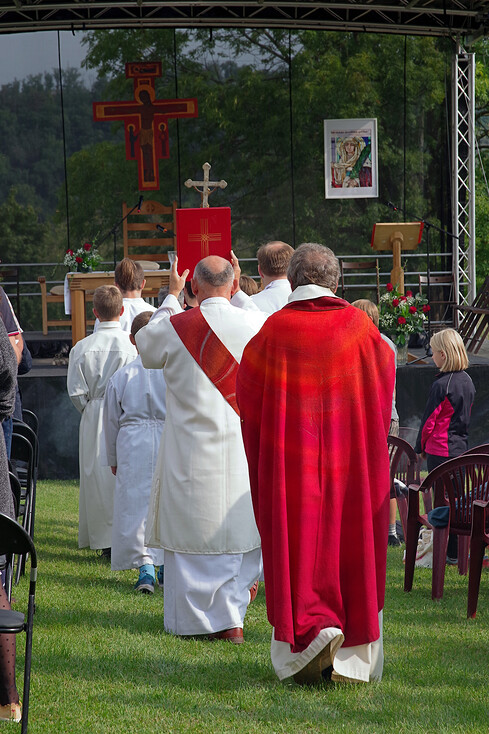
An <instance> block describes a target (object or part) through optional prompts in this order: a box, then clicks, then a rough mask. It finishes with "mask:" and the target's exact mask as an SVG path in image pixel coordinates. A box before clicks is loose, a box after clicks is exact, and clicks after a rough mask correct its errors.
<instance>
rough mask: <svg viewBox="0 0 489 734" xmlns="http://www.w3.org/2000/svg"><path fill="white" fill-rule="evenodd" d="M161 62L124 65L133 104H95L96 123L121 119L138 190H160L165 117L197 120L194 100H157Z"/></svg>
mask: <svg viewBox="0 0 489 734" xmlns="http://www.w3.org/2000/svg"><path fill="white" fill-rule="evenodd" d="M161 74H162V71H161V62H159V61H149V62H146V63H143V62H138V63H128V64H126V79H133V80H134V101H133V102H130V101H129V102H94V103H93V119H94V120H96V121H107V120H122V121H123V122H124V133H125V138H126V158H127V160H132V161H134V160H136V161H137V162H138V175H139V190H140V191H156V190H158V189H159V188H160V177H159V170H158V161H159V160H160V159H162V158H169V157H170V147H169V135H168V118H169V117H177V118H179V117H197V114H198V112H197V99H195V98H189V99H156V93H155V79H156V78H157V77H160V76H161Z"/></svg>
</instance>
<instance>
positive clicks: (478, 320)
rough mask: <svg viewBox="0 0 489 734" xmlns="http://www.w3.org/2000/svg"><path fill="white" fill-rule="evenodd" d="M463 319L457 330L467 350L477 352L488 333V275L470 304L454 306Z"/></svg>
mask: <svg viewBox="0 0 489 734" xmlns="http://www.w3.org/2000/svg"><path fill="white" fill-rule="evenodd" d="M455 308H456V309H457V311H461V313H462V314H463V319H462V321H461V323H460V325H459V329H458V332H459V334H460V336H461V337H462V339H463V340H464V344H465V348H466V349H467V351H468V352H472V353H473V354H477V352H478V351H479V350H480V348H481V347H482V345H483V344H484V342H485V340H486V338H487V336H488V335H489V276H488V277H487V278H486V279H485V280H484V283H483V285H482V288H481V289H480V291H479V293H478V294H477V296H476V298H475V300H474V302H473V303H472V305H471V306H455Z"/></svg>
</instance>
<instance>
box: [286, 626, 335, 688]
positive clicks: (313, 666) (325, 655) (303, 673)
mask: <svg viewBox="0 0 489 734" xmlns="http://www.w3.org/2000/svg"><path fill="white" fill-rule="evenodd" d="M344 639H345V638H344V637H343V635H338V636H337V637H334V638H333V639H332V640H331V642H329V643H328V644H327V645H326V647H323V649H322V650H321V652H320V653H318V655H316V657H315V658H313V659H312V660H310V661H309V662H308V663H307V665H305V666H304V667H303V668H301V670H299V672H298V673H296V674H295V675H294V676H293V678H294V680H295V682H296V683H298V684H299V685H300V686H305V685H311V684H312V683H317V682H318V681H320V680H322V677H323V676H322V673H323V670H327V669H328V668H329V667H330V666H332V665H333V661H334V658H335V655H336V651H337V649H338V647H339V646H340V645H341V644H342V643H343V640H344Z"/></svg>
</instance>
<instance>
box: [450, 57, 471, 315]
mask: <svg viewBox="0 0 489 734" xmlns="http://www.w3.org/2000/svg"><path fill="white" fill-rule="evenodd" d="M474 108H475V57H474V54H471V53H465V52H464V51H461V50H460V49H458V50H457V51H456V52H455V53H454V55H453V61H452V169H453V170H452V219H453V223H452V230H453V234H454V235H455V237H454V240H453V272H454V275H455V293H456V302H457V303H459V304H470V303H472V301H473V300H474V298H475V294H476V282H475V275H476V272H475V130H474V119H475V117H474Z"/></svg>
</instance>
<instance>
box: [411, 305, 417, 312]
mask: <svg viewBox="0 0 489 734" xmlns="http://www.w3.org/2000/svg"><path fill="white" fill-rule="evenodd" d="M417 310H418V309H417V308H416V306H409V313H416V311H417Z"/></svg>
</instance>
